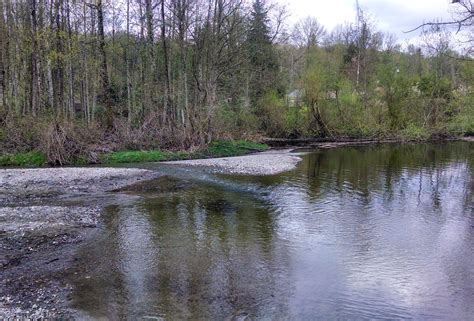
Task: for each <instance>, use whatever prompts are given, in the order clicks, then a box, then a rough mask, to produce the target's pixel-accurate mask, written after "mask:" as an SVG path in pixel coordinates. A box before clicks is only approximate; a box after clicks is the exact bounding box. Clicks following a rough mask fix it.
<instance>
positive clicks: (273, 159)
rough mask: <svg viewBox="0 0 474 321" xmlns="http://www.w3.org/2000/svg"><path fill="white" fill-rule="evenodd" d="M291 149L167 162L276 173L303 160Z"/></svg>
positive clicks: (218, 169) (232, 171) (227, 170)
mask: <svg viewBox="0 0 474 321" xmlns="http://www.w3.org/2000/svg"><path fill="white" fill-rule="evenodd" d="M290 151H291V149H285V150H273V151H268V152H262V153H258V154H252V155H246V156H238V157H222V158H210V159H195V160H184V161H172V162H165V164H171V165H184V166H196V167H201V168H205V169H209V170H211V171H213V172H217V173H223V174H234V175H258V176H263V175H275V174H279V173H282V172H286V171H289V170H292V169H294V168H295V167H296V165H297V164H298V162H299V161H301V158H300V157H298V156H296V155H294V154H291V153H290Z"/></svg>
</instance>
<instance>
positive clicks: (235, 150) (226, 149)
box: [206, 140, 268, 157]
mask: <svg viewBox="0 0 474 321" xmlns="http://www.w3.org/2000/svg"><path fill="white" fill-rule="evenodd" d="M266 149H268V146H267V145H265V144H258V143H253V142H249V141H245V140H237V141H214V142H212V143H210V144H209V146H208V148H207V151H206V152H207V153H206V154H207V155H208V156H212V157H226V156H238V155H245V154H248V153H250V152H252V151H264V150H266Z"/></svg>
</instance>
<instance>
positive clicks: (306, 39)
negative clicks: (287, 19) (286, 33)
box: [292, 17, 326, 48]
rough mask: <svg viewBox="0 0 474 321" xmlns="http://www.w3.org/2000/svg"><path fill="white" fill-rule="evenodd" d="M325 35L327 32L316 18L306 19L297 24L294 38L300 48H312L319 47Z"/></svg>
mask: <svg viewBox="0 0 474 321" xmlns="http://www.w3.org/2000/svg"><path fill="white" fill-rule="evenodd" d="M325 34H326V30H325V29H324V27H323V26H322V25H321V24H320V23H319V22H318V20H317V19H316V18H313V17H306V18H305V19H302V20H300V21H299V22H297V23H296V25H295V27H294V29H293V35H292V38H293V40H294V42H295V43H296V44H297V45H298V46H300V47H306V48H311V47H314V46H317V45H319V44H320V43H321V41H322V38H323V37H324V35H325Z"/></svg>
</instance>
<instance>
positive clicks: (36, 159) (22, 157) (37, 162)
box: [0, 152, 46, 167]
mask: <svg viewBox="0 0 474 321" xmlns="http://www.w3.org/2000/svg"><path fill="white" fill-rule="evenodd" d="M45 163H46V157H45V155H44V154H42V153H40V152H29V153H20V154H14V155H2V156H0V166H20V167H26V166H42V165H44V164H45Z"/></svg>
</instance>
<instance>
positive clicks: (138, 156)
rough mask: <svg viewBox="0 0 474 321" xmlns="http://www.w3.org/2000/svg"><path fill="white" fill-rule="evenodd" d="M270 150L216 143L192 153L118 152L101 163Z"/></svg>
mask: <svg viewBox="0 0 474 321" xmlns="http://www.w3.org/2000/svg"><path fill="white" fill-rule="evenodd" d="M267 148H268V146H267V145H265V144H259V143H253V142H249V141H244V140H239V141H214V142H212V143H210V144H209V146H208V147H207V148H204V149H199V150H197V151H190V152H183V151H181V152H172V151H161V150H152V151H118V152H112V153H109V154H104V155H102V157H101V162H102V163H104V164H119V163H143V162H161V161H170V160H181V159H195V158H207V157H228V156H239V155H245V154H248V153H251V152H256V151H264V150H266V149H267Z"/></svg>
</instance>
